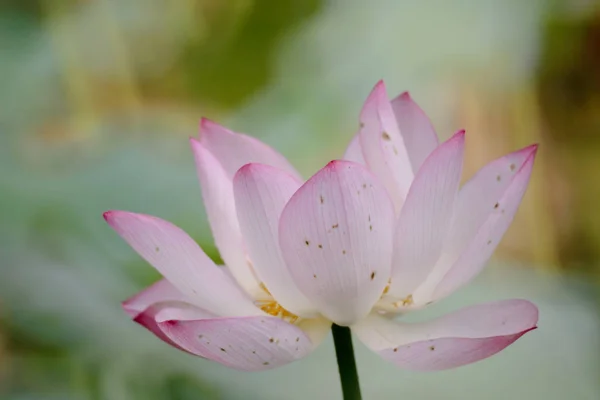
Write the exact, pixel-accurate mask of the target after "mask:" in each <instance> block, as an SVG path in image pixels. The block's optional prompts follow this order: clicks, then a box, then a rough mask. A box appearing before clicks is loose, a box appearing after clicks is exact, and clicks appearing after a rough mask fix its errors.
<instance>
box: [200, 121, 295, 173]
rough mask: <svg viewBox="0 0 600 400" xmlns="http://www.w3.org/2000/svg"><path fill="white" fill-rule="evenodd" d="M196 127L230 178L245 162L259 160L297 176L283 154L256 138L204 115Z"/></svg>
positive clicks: (202, 141)
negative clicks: (233, 130) (198, 126)
mask: <svg viewBox="0 0 600 400" xmlns="http://www.w3.org/2000/svg"><path fill="white" fill-rule="evenodd" d="M200 129H201V132H200V142H201V143H202V145H203V146H204V147H205V148H206V149H207V150H208V151H210V152H211V153H212V155H213V156H214V157H215V158H216V159H217V160H218V161H219V163H220V164H221V166H222V167H223V169H224V170H225V173H226V174H227V175H228V176H229V177H230V178H233V176H234V175H235V173H236V172H237V170H238V169H240V168H241V167H242V166H243V165H245V164H248V163H261V164H267V165H271V166H273V167H276V168H279V169H281V170H284V171H287V172H288V173H290V174H292V175H293V176H294V177H296V178H298V179H301V177H300V174H298V172H297V171H296V170H295V169H294V167H293V166H292V165H291V164H290V163H289V162H288V161H287V160H286V158H285V157H284V156H282V155H281V154H280V153H278V152H277V151H275V150H274V149H273V148H271V147H269V146H267V145H266V144H265V143H263V142H261V141H260V140H258V139H256V138H253V137H251V136H247V135H244V134H241V133H236V132H232V131H230V130H229V129H227V128H225V127H223V126H221V125H219V124H217V123H215V122H213V121H210V120H208V119H206V118H203V119H202V121H201V122H200Z"/></svg>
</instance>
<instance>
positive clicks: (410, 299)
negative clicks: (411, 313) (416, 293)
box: [394, 294, 414, 307]
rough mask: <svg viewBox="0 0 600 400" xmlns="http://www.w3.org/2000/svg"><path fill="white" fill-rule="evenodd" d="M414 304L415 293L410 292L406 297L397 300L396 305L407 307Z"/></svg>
mask: <svg viewBox="0 0 600 400" xmlns="http://www.w3.org/2000/svg"><path fill="white" fill-rule="evenodd" d="M413 304H414V301H413V295H412V294H409V295H408V296H406V297H405V298H404V299H402V300H400V301H397V302H395V303H394V306H395V307H400V306H403V307H407V306H412V305H413Z"/></svg>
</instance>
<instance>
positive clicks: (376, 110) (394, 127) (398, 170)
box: [359, 81, 414, 211]
mask: <svg viewBox="0 0 600 400" xmlns="http://www.w3.org/2000/svg"><path fill="white" fill-rule="evenodd" d="M360 126H361V128H360V135H359V136H360V145H361V147H362V152H363V155H364V158H365V160H366V162H367V165H368V166H369V168H370V169H371V170H372V171H373V172H374V173H375V175H377V176H378V177H379V179H381V181H382V182H383V183H384V185H385V187H386V188H387V189H388V191H389V193H390V195H391V196H392V199H393V200H394V204H395V206H396V210H397V211H399V210H400V207H401V205H402V203H403V201H404V198H405V197H406V194H407V193H408V189H409V187H410V184H411V182H412V180H413V177H414V173H413V169H412V167H411V164H410V159H409V157H408V153H407V150H406V146H405V143H404V140H403V139H402V136H401V135H400V130H399V129H398V124H397V122H396V118H395V117H394V112H393V110H392V106H391V104H390V101H389V99H388V97H387V93H386V91H385V86H384V84H383V81H380V82H379V83H377V85H376V86H375V88H374V89H373V91H372V92H371V94H370V95H369V97H368V98H367V101H366V102H365V105H364V107H363V109H362V111H361V114H360Z"/></svg>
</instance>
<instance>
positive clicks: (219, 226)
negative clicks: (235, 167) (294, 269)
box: [190, 139, 262, 296]
mask: <svg viewBox="0 0 600 400" xmlns="http://www.w3.org/2000/svg"><path fill="white" fill-rule="evenodd" d="M190 144H191V145H192V151H193V152H194V158H195V160H196V169H197V171H198V179H199V180H200V187H201V189H202V198H203V200H204V207H205V208H206V214H207V216H208V222H209V223H210V227H211V230H212V234H213V237H214V239H215V245H216V246H217V248H218V249H219V253H220V255H221V258H222V259H223V261H224V262H225V264H226V265H227V267H228V268H229V270H230V271H231V274H232V275H233V276H234V277H235V279H236V280H237V281H238V282H239V284H240V285H241V286H242V287H243V288H244V289H245V290H246V291H247V292H248V293H249V294H250V295H252V296H256V295H258V294H260V293H262V290H261V289H260V287H259V286H258V281H257V280H256V276H255V275H254V272H253V271H252V267H251V265H250V264H249V262H248V258H247V256H246V252H245V244H244V240H243V238H242V233H241V232H240V226H239V223H238V220H237V213H236V209H235V199H234V197H233V183H232V182H231V179H232V176H229V175H228V173H227V172H226V171H225V170H224V169H223V168H222V166H221V164H220V163H219V161H218V160H217V159H216V158H215V156H214V155H213V154H212V153H211V152H210V151H208V149H206V147H205V146H204V145H203V144H201V143H200V142H198V141H197V140H195V139H190Z"/></svg>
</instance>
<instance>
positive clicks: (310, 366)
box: [0, 0, 600, 400]
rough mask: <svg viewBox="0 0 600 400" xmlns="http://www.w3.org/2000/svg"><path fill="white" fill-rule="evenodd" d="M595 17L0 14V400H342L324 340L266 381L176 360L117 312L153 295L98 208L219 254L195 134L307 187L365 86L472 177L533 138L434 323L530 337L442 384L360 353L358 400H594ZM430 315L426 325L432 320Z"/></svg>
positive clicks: (224, 7) (412, 6) (532, 7)
mask: <svg viewBox="0 0 600 400" xmlns="http://www.w3.org/2000/svg"><path fill="white" fill-rule="evenodd" d="M599 11H600V7H599V4H598V2H596V1H591V0H555V1H552V0H528V1H522V0H462V1H461V0H420V1H419V0H388V1H386V0H379V1H370V2H364V1H360V0H346V1H342V0H338V1H335V0H330V1H328V0H272V1H269V0H228V1H224V0H223V1H219V0H177V1H168V0H1V1H0V135H1V136H0V140H1V141H0V268H1V269H0V398H2V399H11V400H13V399H14V400H17V399H18V400H25V399H27V400H34V399H44V400H46V399H61V400H62V399H65V400H75V399H77V400H79V399H82V400H104V399H107V400H129V399H132V400H137V399H149V400H154V399H156V400H161V399H165V400H166V399H177V400H186V399H190V400H191V399H288V398H289V399H306V398H312V399H315V400H319V399H336V398H340V390H339V386H338V381H337V371H336V366H335V359H334V354H333V346H332V343H331V339H328V341H326V343H325V344H324V345H323V346H322V347H320V348H319V349H318V350H317V351H316V352H315V353H314V354H312V355H311V356H309V357H308V358H307V359H305V360H302V361H300V362H297V363H294V364H291V365H289V366H286V367H284V368H281V369H278V370H275V371H270V372H265V373H258V374H247V373H238V372H235V371H230V370H228V369H226V368H224V367H221V366H219V365H216V364H212V363H209V362H207V361H205V360H201V359H198V358H192V357H189V356H188V355H186V354H183V353H181V352H178V351H176V350H175V349H172V348H169V347H168V346H166V345H164V344H163V343H161V342H159V341H158V340H157V339H156V338H154V337H153V336H151V335H150V334H148V333H147V332H146V331H144V330H143V329H142V328H141V327H138V326H136V325H135V324H134V323H132V322H131V321H129V320H128V318H127V317H126V315H125V314H124V313H123V312H122V311H121V309H120V301H121V300H123V299H125V298H127V297H128V296H130V295H132V294H133V293H135V292H136V291H137V290H139V289H141V288H142V287H144V286H145V285H147V284H149V283H151V282H153V281H155V280H156V279H158V275H157V274H156V273H155V272H154V270H153V269H152V268H150V267H149V266H147V265H145V263H144V262H143V261H142V260H141V259H140V258H139V257H138V256H137V255H136V254H135V253H134V252H133V251H132V250H131V249H129V248H128V247H127V246H126V245H124V244H123V243H122V241H121V239H120V238H118V237H117V235H115V234H114V232H112V231H111V230H109V228H108V227H107V226H106V225H105V223H104V221H103V220H102V218H101V214H102V212H103V211H105V210H108V209H125V210H131V211H137V212H143V213H149V214H153V215H157V216H160V217H162V218H165V219H168V220H170V221H172V222H174V223H176V224H178V225H180V226H181V227H183V228H184V229H186V230H187V231H188V232H189V233H190V234H191V235H192V236H193V237H194V238H195V239H197V240H198V241H199V242H200V243H201V245H202V246H203V248H204V249H205V250H206V251H207V252H208V253H209V254H210V255H211V256H213V257H218V255H217V253H216V251H215V249H214V246H213V242H212V239H211V235H210V230H209V228H208V224H207V222H206V216H205V214H204V211H203V209H202V204H201V199H200V190H199V187H198V184H197V181H196V177H195V170H194V167H193V160H192V156H191V152H190V151H189V149H188V141H187V137H189V136H193V135H195V134H196V133H197V130H198V123H199V119H200V117H201V116H207V117H209V118H211V119H213V120H216V121H218V122H221V123H223V124H225V125H227V126H229V127H231V128H232V129H235V130H238V131H242V132H246V133H248V134H251V135H254V136H256V137H259V138H260V139H262V140H264V141H265V142H267V143H269V144H271V145H272V146H274V147H275V148H277V149H278V150H280V151H281V152H282V153H283V154H284V155H286V156H287V157H289V158H290V159H291V160H292V162H294V163H295V164H296V165H297V166H298V168H299V169H300V170H301V171H302V172H303V173H304V174H305V176H309V175H310V174H311V173H313V172H315V171H316V170H317V169H319V168H320V167H321V166H322V165H324V163H326V162H327V161H328V160H330V159H333V158H339V157H341V156H342V154H343V151H344V148H345V145H346V143H347V142H348V141H349V139H350V138H351V137H352V135H353V134H354V129H355V127H356V125H357V118H358V112H359V110H360V107H361V104H362V102H363V101H364V99H365V98H366V96H367V94H368V92H369V91H370V89H371V87H372V86H373V85H374V84H375V82H376V81H377V80H379V79H381V78H383V79H385V81H386V83H387V85H388V90H389V91H390V95H394V94H396V93H399V92H401V91H403V90H410V91H411V94H412V95H413V97H414V98H415V99H416V100H417V101H418V102H419V104H420V105H421V106H422V107H423V108H424V109H425V110H426V112H427V113H428V114H429V115H430V116H431V118H432V120H433V122H434V125H435V126H436V128H437V129H438V133H439V135H440V137H441V138H442V139H446V138H447V137H449V136H450V134H451V133H452V132H454V131H455V130H457V129H459V128H465V129H466V130H467V138H468V139H467V142H468V145H467V161H466V173H465V175H466V177H468V176H470V174H472V173H473V172H474V171H475V170H476V169H477V168H479V167H481V166H482V165H483V164H484V163H486V162H487V161H490V160H492V159H493V158H495V157H497V156H500V155H502V154H504V153H507V152H509V151H512V150H515V149H517V148H519V147H522V146H524V145H527V144H529V143H532V142H540V143H541V147H540V151H539V153H538V154H539V158H538V160H537V162H536V166H535V169H534V176H533V179H532V183H531V186H530V188H529V190H528V192H527V195H526V197H525V199H524V202H523V204H522V207H521V209H520V211H519V213H518V215H517V217H516V219H515V222H514V224H513V226H512V227H511V229H510V230H509V232H508V233H507V235H506V237H505V239H504V241H503V242H502V244H501V246H500V247H499V249H498V251H497V252H496V255H495V259H494V260H493V261H492V262H490V266H489V268H488V269H487V270H486V272H485V273H484V274H482V276H481V277H479V278H478V279H477V280H476V281H475V283H474V284H472V285H471V286H470V287H468V288H467V289H464V290H463V291H461V292H460V293H458V294H456V295H455V296H453V297H452V298H450V299H449V300H448V301H446V302H444V303H442V304H441V305H439V306H435V307H433V309H432V310H427V311H426V312H425V314H428V315H437V314H439V313H442V312H444V311H447V310H452V309H456V308H458V307H461V306H464V305H467V304H471V303H476V302H483V301H487V300H492V299H500V298H507V297H522V298H529V299H531V300H533V301H535V302H536V303H537V304H538V306H539V307H540V311H541V319H540V329H538V330H537V331H536V332H534V333H531V334H529V335H527V336H525V337H524V338H523V339H521V340H520V341H519V342H517V343H516V344H514V345H513V346H511V347H510V348H509V349H507V350H506V351H504V352H503V353H501V354H499V355H497V356H495V357H493V358H490V359H488V360H485V361H482V362H481V363H478V364H475V365H470V366H467V367H463V368H460V369H456V370H451V371H445V372H440V373H431V374H422V373H420V374H417V373H411V372H407V371H402V370H398V369H396V368H395V367H393V366H392V365H391V364H387V363H385V362H384V361H383V360H381V359H380V358H378V357H377V356H376V355H374V354H372V353H370V352H369V351H368V350H367V349H366V348H364V347H363V346H362V345H361V344H359V343H356V344H355V346H356V347H357V353H358V354H357V357H358V363H359V369H360V371H359V372H360V374H361V380H362V385H363V390H364V397H365V398H366V399H409V398H410V399H517V400H519V399H529V400H537V399H557V400H558V399H561V400H562V399H598V398H600V383H599V382H600V379H599V378H600V322H599V320H600V318H599V313H598V311H599V309H598V302H597V299H598V293H599V292H600V290H599V287H600V285H599V283H600V280H599V277H600V13H599ZM426 316H427V315H426Z"/></svg>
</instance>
